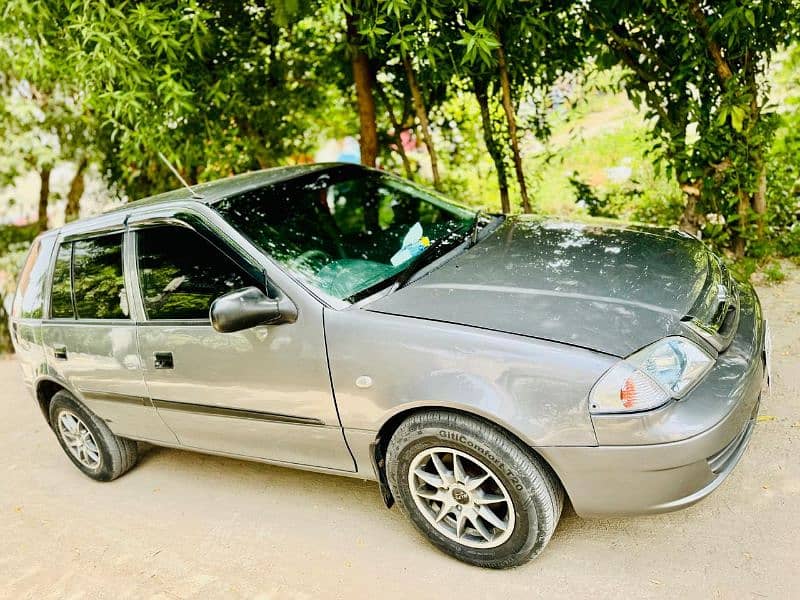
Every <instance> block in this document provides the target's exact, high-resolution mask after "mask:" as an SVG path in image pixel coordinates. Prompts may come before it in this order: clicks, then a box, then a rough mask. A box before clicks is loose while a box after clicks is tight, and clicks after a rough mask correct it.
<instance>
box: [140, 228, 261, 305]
mask: <svg viewBox="0 0 800 600" xmlns="http://www.w3.org/2000/svg"><path fill="white" fill-rule="evenodd" d="M136 235H137V250H138V254H139V276H140V279H141V285H142V299H143V300H144V308H145V312H146V313H147V318H148V319H205V320H207V319H208V311H209V308H210V307H211V303H212V302H213V301H214V300H215V299H216V298H218V297H219V296H222V295H223V294H226V293H228V292H230V291H232V290H237V289H240V288H243V287H247V286H250V285H258V283H257V282H256V281H254V280H253V279H252V278H251V277H250V276H249V275H248V274H247V273H246V272H245V271H244V270H242V269H241V268H240V267H239V266H238V265H237V264H236V263H234V262H233V261H232V260H231V259H230V258H228V257H227V256H226V255H225V254H223V253H222V252H221V251H220V250H219V249H217V248H216V247H215V246H214V245H213V244H211V243H210V242H208V241H207V240H206V239H205V238H203V237H201V236H200V235H199V234H197V233H195V232H194V231H192V230H190V229H186V228H183V227H172V226H164V227H153V228H149V229H142V230H141V231H139V232H137V234H136Z"/></svg>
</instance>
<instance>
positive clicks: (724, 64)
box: [688, 0, 733, 85]
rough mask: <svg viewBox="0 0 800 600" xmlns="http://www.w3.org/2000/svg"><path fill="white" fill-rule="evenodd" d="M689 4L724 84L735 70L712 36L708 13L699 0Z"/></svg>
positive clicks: (693, 0)
mask: <svg viewBox="0 0 800 600" xmlns="http://www.w3.org/2000/svg"><path fill="white" fill-rule="evenodd" d="M688 6H689V12H690V13H691V15H692V17H694V20H695V21H696V22H697V30H698V31H699V32H700V35H701V36H703V39H704V40H705V42H706V48H707V49H708V53H709V54H710V55H711V60H713V61H714V66H715V67H716V70H717V76H718V77H719V79H720V81H721V82H722V83H723V85H724V84H726V83H728V81H729V80H730V79H731V78H732V77H733V71H731V67H730V65H729V64H728V61H726V60H725V58H724V57H723V56H722V50H721V49H720V47H719V44H717V42H715V41H714V39H713V38H712V37H711V31H710V30H709V28H708V21H706V15H705V13H703V9H702V8H700V4H699V3H698V2H697V0H691V1H690V2H689V3H688Z"/></svg>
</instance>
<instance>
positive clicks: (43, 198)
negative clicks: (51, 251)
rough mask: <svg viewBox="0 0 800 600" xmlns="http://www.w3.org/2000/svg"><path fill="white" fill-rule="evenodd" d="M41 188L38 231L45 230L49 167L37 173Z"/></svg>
mask: <svg viewBox="0 0 800 600" xmlns="http://www.w3.org/2000/svg"><path fill="white" fill-rule="evenodd" d="M39 179H40V181H41V187H40V188H39V218H38V223H39V231H44V230H45V229H47V205H48V203H49V201H50V167H43V168H42V170H41V171H39Z"/></svg>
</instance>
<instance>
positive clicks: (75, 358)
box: [11, 164, 769, 567]
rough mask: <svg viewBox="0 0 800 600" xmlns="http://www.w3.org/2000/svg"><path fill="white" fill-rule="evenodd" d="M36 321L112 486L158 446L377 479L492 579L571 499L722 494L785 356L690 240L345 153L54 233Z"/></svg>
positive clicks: (30, 353) (79, 431) (31, 286)
mask: <svg viewBox="0 0 800 600" xmlns="http://www.w3.org/2000/svg"><path fill="white" fill-rule="evenodd" d="M11 330H12V336H13V340H14V343H15V346H16V350H17V352H18V355H19V360H20V363H21V365H22V371H23V374H24V379H25V382H26V383H27V385H28V386H29V388H30V390H31V392H32V396H33V398H34V399H35V401H36V402H38V404H39V406H40V407H41V410H42V413H43V415H44V418H45V419H46V420H47V422H48V424H49V425H50V427H51V428H52V430H53V432H54V433H55V436H56V438H57V439H58V441H59V443H60V444H61V446H62V448H63V449H64V451H65V453H66V455H67V457H69V459H70V460H71V461H72V463H73V464H74V465H75V466H76V467H77V468H78V469H80V470H81V471H82V472H83V473H84V474H86V475H88V476H89V477H91V478H93V479H96V480H100V481H109V480H112V479H115V478H116V477H119V476H120V475H122V474H123V473H125V472H126V471H127V470H128V469H130V468H131V467H132V466H133V465H134V464H135V462H136V459H137V441H146V442H150V443H152V444H157V445H163V446H173V447H180V448H188V449H192V450H197V451H200V452H208V453H214V454H221V455H225V456H232V457H238V458H244V459H248V460H257V461H263V462H268V463H275V464H279V465H285V466H290V467H297V468H303V469H312V470H317V471H324V472H327V473H334V474H339V475H347V476H351V477H359V478H364V479H371V480H376V481H377V482H378V483H379V486H380V490H381V493H382V496H383V499H384V501H385V503H386V505H387V506H389V507H391V506H392V504H393V503H394V502H395V501H396V502H397V503H398V504H399V505H400V507H401V508H402V510H403V511H404V512H405V513H406V514H407V515H408V516H409V518H410V519H411V521H412V522H413V523H414V524H415V525H416V526H417V527H418V528H419V529H420V530H421V531H422V532H423V533H424V534H425V535H426V536H427V537H428V538H429V539H430V541H431V542H432V543H433V544H434V545H435V546H437V547H439V548H440V549H442V550H444V551H445V552H448V553H450V554H451V555H453V556H455V557H457V558H458V559H460V560H463V561H465V562H468V563H472V564H475V565H481V566H485V567H510V566H514V565H518V564H521V563H523V562H525V561H527V560H529V559H531V558H533V557H535V556H536V555H537V554H538V553H539V552H541V551H542V549H543V548H544V547H545V545H546V544H547V543H548V541H549V540H550V537H551V536H552V534H553V531H554V529H555V528H556V524H557V522H558V520H559V517H560V515H561V510H562V506H563V502H564V499H565V497H568V498H569V499H570V501H571V502H572V505H573V506H574V508H575V511H576V512H577V514H579V515H581V516H605V515H619V514H642V513H656V512H662V511H669V510H674V509H678V508H682V507H685V506H688V505H690V504H692V503H694V502H697V501H698V500H700V499H701V498H703V497H705V496H706V495H707V494H709V493H710V492H712V491H713V490H714V489H715V488H716V487H717V486H719V485H720V484H721V483H722V481H723V480H724V479H725V477H726V475H728V473H730V472H731V470H732V469H733V468H734V466H735V465H736V463H737V461H738V460H739V458H740V457H741V456H742V453H743V452H744V450H745V447H746V445H747V443H748V440H749V439H750V436H751V434H752V431H753V427H754V422H755V417H756V414H757V411H758V405H759V398H760V394H761V390H762V382H763V380H764V379H765V373H766V372H767V364H768V359H769V357H768V356H767V355H768V336H767V333H766V325H765V322H764V319H763V317H762V313H761V308H760V305H759V302H758V299H757V297H756V295H755V293H754V291H753V289H752V288H751V287H750V286H749V285H743V284H737V283H735V282H734V281H733V280H732V279H731V277H730V275H729V274H728V272H727V271H726V269H725V267H724V266H723V264H722V263H721V262H720V260H719V258H717V257H716V256H715V255H713V254H711V253H710V252H708V251H707V250H706V249H705V247H704V246H703V245H702V244H701V243H700V242H699V241H697V240H696V239H694V238H692V237H690V236H688V235H684V234H681V233H678V232H674V231H667V230H660V229H653V228H644V227H635V226H623V225H620V224H614V223H600V222H584V223H569V222H564V221H559V220H548V219H544V218H540V217H532V216H526V217H521V216H502V215H488V214H484V213H481V212H475V211H471V210H467V209H465V208H462V207H459V206H457V205H455V204H453V203H451V202H449V201H447V200H446V199H443V198H441V197H439V196H438V195H436V194H434V193H433V192H430V191H427V190H425V189H423V188H419V187H417V186H416V185H414V184H412V183H410V182H408V181H406V180H403V179H399V178H396V177H393V176H391V175H388V174H385V173H382V172H379V171H375V170H370V169H365V168H362V167H358V166H355V165H343V164H327V165H312V166H298V167H286V168H278V169H271V170H266V171H261V172H257V173H250V174H246V175H241V176H237V177H232V178H229V179H225V180H221V181H217V182H213V183H208V184H202V185H198V186H195V187H194V188H192V189H191V190H187V189H179V190H176V191H173V192H169V193H166V194H162V195H159V196H155V197H153V198H149V199H145V200H141V201H138V202H133V203H130V204H126V205H124V206H122V207H121V208H119V209H116V210H114V211H111V212H109V213H106V214H104V215H100V216H97V217H93V218H90V219H85V220H82V221H78V222H75V223H71V224H68V225H66V226H64V227H62V228H61V229H58V230H54V231H48V232H46V233H44V234H42V235H41V236H39V237H38V238H37V239H36V241H35V242H34V244H33V246H32V249H31V251H30V255H29V257H28V260H27V262H26V264H25V266H24V269H23V272H22V273H21V276H20V279H19V287H18V290H17V294H16V296H15V299H14V303H13V306H12V310H11ZM265 518H269V517H268V516H266V517H265Z"/></svg>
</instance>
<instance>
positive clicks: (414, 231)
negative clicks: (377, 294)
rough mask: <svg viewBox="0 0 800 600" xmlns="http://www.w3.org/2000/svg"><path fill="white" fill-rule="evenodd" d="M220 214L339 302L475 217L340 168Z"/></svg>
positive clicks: (268, 190) (231, 202) (230, 203)
mask: <svg viewBox="0 0 800 600" xmlns="http://www.w3.org/2000/svg"><path fill="white" fill-rule="evenodd" d="M215 208H216V209H217V210H218V211H219V212H220V213H221V214H222V216H223V217H225V218H226V219H227V220H228V221H229V222H230V223H231V224H233V225H234V226H235V227H236V228H237V229H239V230H240V231H241V232H242V233H244V234H245V235H247V236H248V237H249V238H250V239H251V240H252V241H253V242H254V243H255V244H256V245H258V246H260V247H261V248H262V249H263V250H264V251H265V252H266V253H267V254H269V255H270V256H271V257H272V258H274V259H275V260H277V261H278V262H279V263H281V265H282V266H283V267H284V268H285V269H286V270H288V271H291V272H292V273H294V274H295V275H296V276H297V277H298V278H300V279H302V280H303V281H305V282H306V283H307V284H308V285H309V286H310V287H312V288H316V289H317V290H320V291H322V292H323V293H325V294H327V295H329V296H334V297H336V298H339V299H346V298H351V299H352V298H354V297H355V296H356V295H357V294H358V293H360V292H362V291H365V290H369V289H370V288H372V287H375V286H377V285H379V284H381V283H382V282H385V281H387V280H389V279H391V278H393V277H394V276H396V275H397V274H398V273H400V272H401V271H403V270H404V269H405V268H407V267H408V266H409V265H410V263H411V262H412V261H413V260H414V259H415V258H416V257H417V256H419V255H420V254H422V253H424V252H425V251H426V250H427V248H429V247H430V246H432V245H433V244H435V243H436V242H437V241H439V240H444V239H451V238H453V236H456V237H457V236H458V235H461V234H466V233H467V232H468V231H469V230H470V228H471V225H472V223H473V221H474V219H475V213H473V212H471V211H467V210H465V209H462V208H460V207H458V206H455V205H453V204H450V203H448V202H447V201H445V200H443V199H441V198H439V197H438V196H435V195H434V194H432V193H430V192H428V191H426V190H424V189H422V188H418V187H416V186H414V185H413V184H411V183H410V182H408V181H406V180H403V179H400V178H397V177H393V176H391V175H386V174H383V173H377V172H374V171H366V170H361V169H354V168H347V167H343V168H337V169H331V170H329V171H326V172H325V173H323V174H314V175H313V176H310V177H308V176H307V177H303V178H297V179H293V180H291V181H288V182H284V183H281V184H277V185H274V186H270V187H265V188H261V189H256V190H252V191H248V192H245V193H243V194H240V195H238V196H234V197H232V198H228V199H225V200H222V201H221V202H218V203H217V204H216V205H215Z"/></svg>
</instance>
